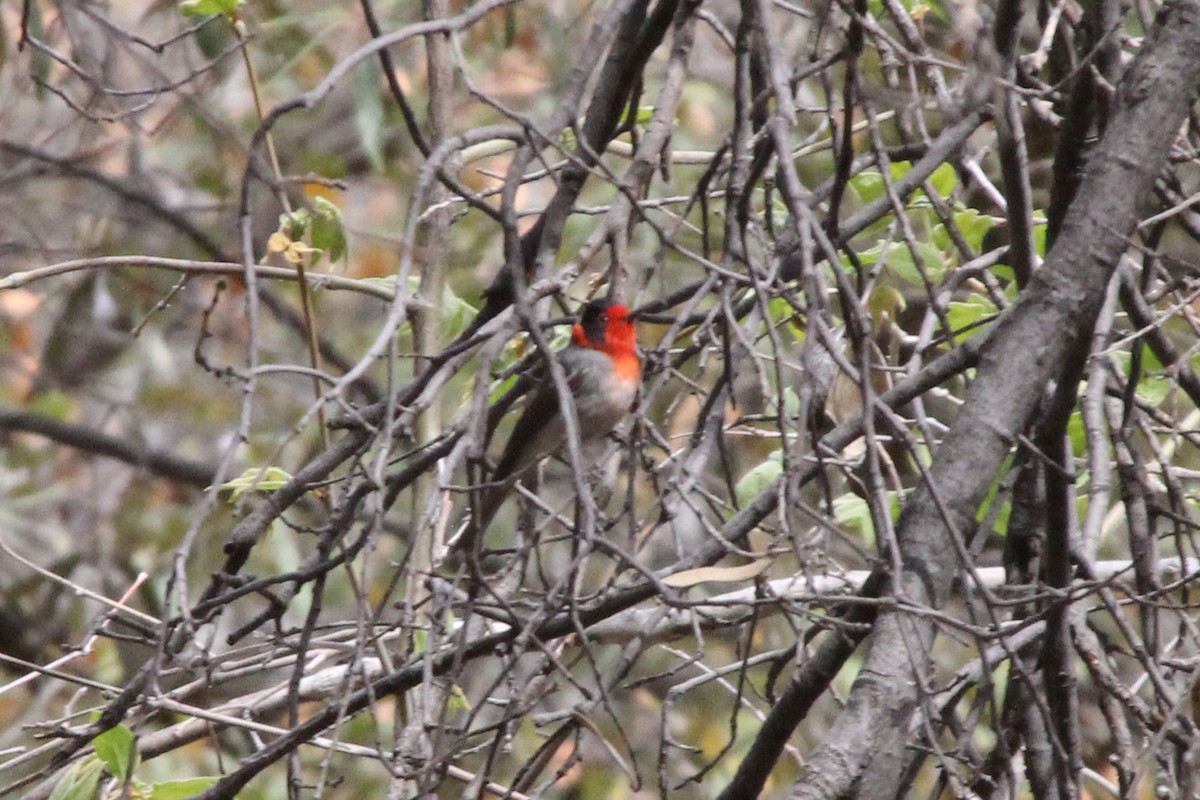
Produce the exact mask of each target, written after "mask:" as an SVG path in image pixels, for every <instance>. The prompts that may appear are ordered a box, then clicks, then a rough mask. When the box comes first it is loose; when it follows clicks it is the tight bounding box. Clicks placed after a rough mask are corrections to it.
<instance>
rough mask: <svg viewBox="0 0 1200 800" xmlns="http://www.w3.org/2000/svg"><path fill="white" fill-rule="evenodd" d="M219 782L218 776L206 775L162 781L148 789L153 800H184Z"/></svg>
mask: <svg viewBox="0 0 1200 800" xmlns="http://www.w3.org/2000/svg"><path fill="white" fill-rule="evenodd" d="M219 780H220V777H219V776H216V775H211V776H208V775H206V776H204V777H201V778H182V779H180V780H177V781H162V782H161V783H156V784H154V785H153V786H152V787H150V797H151V798H153V800H184V798H187V797H194V796H195V795H198V794H200V793H201V792H203V791H204V790H205V789H207V788H209V787H210V786H212V785H213V784H214V783H216V782H217V781H219Z"/></svg>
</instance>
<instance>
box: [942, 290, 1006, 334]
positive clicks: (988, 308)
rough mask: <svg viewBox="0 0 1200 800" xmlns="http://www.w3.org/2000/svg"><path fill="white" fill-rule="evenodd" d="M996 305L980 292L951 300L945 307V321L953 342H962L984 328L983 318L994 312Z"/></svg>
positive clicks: (995, 311)
mask: <svg viewBox="0 0 1200 800" xmlns="http://www.w3.org/2000/svg"><path fill="white" fill-rule="evenodd" d="M998 310H999V309H997V308H996V305H995V304H994V303H993V302H992V301H991V300H989V299H987V298H986V297H984V296H983V295H981V294H973V295H971V296H970V297H968V298H967V299H966V300H963V301H959V300H952V301H951V302H950V304H949V305H948V306H947V307H946V321H947V322H949V323H950V328H951V330H953V332H954V341H955V342H964V341H966V340H967V339H970V338H971V337H972V336H974V335H976V334H977V333H980V332H981V331H983V330H985V328H986V326H984V325H980V324H979V323H981V322H982V321H983V320H985V319H987V318H988V317H991V316H992V315H994V314H996V313H997V311H998Z"/></svg>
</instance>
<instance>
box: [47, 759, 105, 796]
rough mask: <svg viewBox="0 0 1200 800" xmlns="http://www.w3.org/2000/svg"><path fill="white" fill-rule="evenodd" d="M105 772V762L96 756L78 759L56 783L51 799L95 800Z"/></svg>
mask: <svg viewBox="0 0 1200 800" xmlns="http://www.w3.org/2000/svg"><path fill="white" fill-rule="evenodd" d="M103 774H104V762H103V761H101V760H100V759H99V758H97V757H96V756H88V757H87V758H84V759H82V760H80V761H76V762H75V763H74V764H72V765H71V766H70V767H69V768H68V769H67V771H66V772H65V773H63V776H62V777H61V778H59V779H58V782H57V783H55V784H54V790H53V791H52V792H50V800H94V798H95V797H96V795H97V793H98V792H99V790H100V778H101V776H102V775H103Z"/></svg>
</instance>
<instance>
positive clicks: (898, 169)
mask: <svg viewBox="0 0 1200 800" xmlns="http://www.w3.org/2000/svg"><path fill="white" fill-rule="evenodd" d="M888 166H889V169H888V172H890V173H891V175H892V180H893V181H898V180H900V179H901V178H903V177H904V176H905V175H907V174H908V173H909V172H910V171H912V162H911V161H893V162H892V163H891V164H889V165H888Z"/></svg>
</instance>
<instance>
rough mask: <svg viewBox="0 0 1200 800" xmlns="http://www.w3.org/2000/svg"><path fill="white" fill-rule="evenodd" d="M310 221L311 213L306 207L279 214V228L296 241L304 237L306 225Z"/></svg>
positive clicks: (306, 229)
mask: <svg viewBox="0 0 1200 800" xmlns="http://www.w3.org/2000/svg"><path fill="white" fill-rule="evenodd" d="M311 222H312V214H311V213H310V212H309V210H308V209H307V208H297V209H296V210H295V211H290V212H288V213H286V214H280V215H279V230H281V231H283V232H284V233H286V234H287V237H288V238H289V239H291V240H292V241H293V242H298V241H300V240H301V239H303V238H304V234H305V233H306V232H307V231H308V226H309V223H311Z"/></svg>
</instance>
